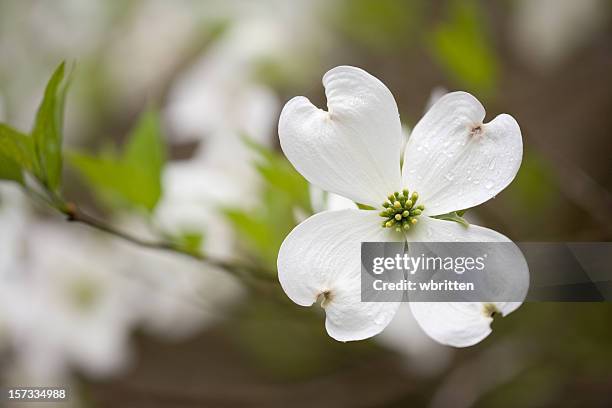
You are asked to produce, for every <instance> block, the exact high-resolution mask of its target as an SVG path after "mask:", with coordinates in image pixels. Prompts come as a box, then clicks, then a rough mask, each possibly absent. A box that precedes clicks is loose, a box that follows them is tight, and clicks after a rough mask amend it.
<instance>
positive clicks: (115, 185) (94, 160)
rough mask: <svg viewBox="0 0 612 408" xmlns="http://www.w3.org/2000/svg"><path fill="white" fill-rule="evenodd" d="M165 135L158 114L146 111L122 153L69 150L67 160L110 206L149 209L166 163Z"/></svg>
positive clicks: (156, 196) (158, 192) (159, 189)
mask: <svg viewBox="0 0 612 408" xmlns="http://www.w3.org/2000/svg"><path fill="white" fill-rule="evenodd" d="M165 157H166V155H165V147H164V138H163V136H162V132H161V125H160V121H159V118H158V116H157V114H156V113H155V112H154V111H152V110H148V111H146V112H145V113H143V114H142V116H141V117H140V119H139V121H138V124H137V125H136V126H135V128H134V129H133V130H132V132H131V133H130V135H129V137H128V141H127V143H126V145H125V148H124V151H123V153H121V154H117V153H116V152H112V151H111V152H107V153H104V154H100V155H97V156H95V155H90V154H83V153H74V152H73V153H69V155H68V159H69V161H70V163H71V164H72V165H73V166H74V167H75V168H76V169H78V170H79V172H80V173H81V174H82V175H83V176H84V177H85V179H87V181H88V182H89V183H91V185H92V186H93V188H94V190H95V191H96V193H97V194H98V195H99V196H100V198H102V199H103V200H105V201H106V202H108V203H109V204H111V205H116V204H118V203H119V204H125V205H129V206H132V207H141V208H144V209H146V210H148V211H152V210H153V209H154V208H155V206H156V205H157V203H158V201H159V199H160V197H161V194H162V185H161V176H162V170H163V166H164V163H165Z"/></svg>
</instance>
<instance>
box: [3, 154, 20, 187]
mask: <svg viewBox="0 0 612 408" xmlns="http://www.w3.org/2000/svg"><path fill="white" fill-rule="evenodd" d="M0 180H10V181H16V182H17V183H19V184H23V174H22V172H21V167H20V166H19V165H18V164H17V163H16V162H15V161H14V160H13V159H11V158H9V157H7V156H5V155H3V154H2V153H0Z"/></svg>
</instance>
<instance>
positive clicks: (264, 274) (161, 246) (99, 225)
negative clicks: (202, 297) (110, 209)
mask: <svg viewBox="0 0 612 408" xmlns="http://www.w3.org/2000/svg"><path fill="white" fill-rule="evenodd" d="M56 208H57V209H58V210H59V211H60V212H61V213H62V214H64V215H65V216H66V220H67V221H69V222H77V223H81V224H84V225H87V226H88V227H91V228H93V229H96V230H98V231H101V232H104V233H106V234H109V235H112V236H114V237H117V238H120V239H122V240H124V241H127V242H130V243H132V244H134V245H138V246H140V247H143V248H150V249H156V250H161V251H166V252H172V253H175V254H179V255H183V256H187V257H190V258H192V259H195V260H197V261H201V262H204V263H206V264H207V265H211V266H214V267H217V268H221V269H224V270H226V271H228V272H231V273H233V274H234V275H237V276H239V277H242V278H244V279H255V280H257V281H267V282H268V283H277V280H276V279H275V273H272V271H270V270H267V269H264V268H261V267H259V266H257V265H256V264H245V263H239V262H235V261H226V260H221V259H215V258H212V257H209V256H206V255H204V254H202V253H201V252H196V251H192V250H189V249H186V248H183V247H181V246H179V245H176V244H174V243H172V242H166V241H151V240H146V239H142V238H140V237H137V236H135V235H132V234H129V233H127V232H125V231H121V230H119V229H117V228H115V227H113V226H112V225H110V224H108V223H106V222H105V221H102V220H99V219H97V218H95V217H92V216H91V215H88V214H86V213H84V212H83V211H82V210H80V209H79V208H78V207H77V206H76V205H75V204H73V203H67V204H65V205H62V206H60V207H56Z"/></svg>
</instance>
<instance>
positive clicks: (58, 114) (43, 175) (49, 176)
mask: <svg viewBox="0 0 612 408" xmlns="http://www.w3.org/2000/svg"><path fill="white" fill-rule="evenodd" d="M64 71H65V63H64V62H62V63H61V64H60V65H59V67H57V69H56V70H55V72H54V73H53V75H52V76H51V79H50V80H49V82H48V83H47V88H46V89H45V95H44V97H43V100H42V102H41V103H40V106H39V107H38V112H37V114H36V119H35V121H34V127H33V129H32V138H33V139H34V150H35V153H36V160H37V174H36V175H37V176H38V178H39V179H40V181H41V182H42V183H43V185H45V186H46V187H47V188H49V189H50V190H51V191H54V192H57V191H58V190H59V188H60V186H61V178H62V139H63V136H62V133H63V126H64V105H65V99H66V91H67V89H68V84H69V81H68V80H67V79H66V78H65V77H64Z"/></svg>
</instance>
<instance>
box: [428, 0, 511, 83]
mask: <svg viewBox="0 0 612 408" xmlns="http://www.w3.org/2000/svg"><path fill="white" fill-rule="evenodd" d="M449 14H450V18H449V20H448V21H446V22H444V23H442V24H440V25H438V26H437V27H436V29H435V30H434V32H433V35H432V47H431V48H432V51H433V53H434V57H436V59H437V60H438V62H439V63H440V64H441V65H442V66H443V68H445V69H446V70H447V71H448V72H449V74H450V75H451V76H453V77H454V79H455V80H456V81H457V82H459V83H460V84H461V85H462V86H466V87H468V88H470V89H472V90H474V91H477V92H480V93H485V94H486V93H491V92H493V91H494V88H495V86H496V82H497V76H498V71H499V67H498V65H499V64H498V61H497V58H496V55H495V52H494V49H493V46H492V45H491V43H490V41H489V33H488V32H487V30H486V27H485V26H484V24H483V21H485V18H484V17H483V16H482V12H481V10H480V8H479V4H478V2H477V1H474V0H453V1H451V2H450V3H449Z"/></svg>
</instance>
